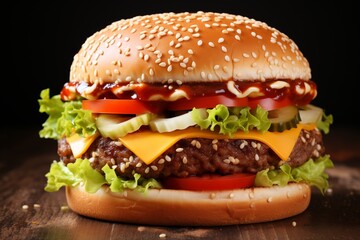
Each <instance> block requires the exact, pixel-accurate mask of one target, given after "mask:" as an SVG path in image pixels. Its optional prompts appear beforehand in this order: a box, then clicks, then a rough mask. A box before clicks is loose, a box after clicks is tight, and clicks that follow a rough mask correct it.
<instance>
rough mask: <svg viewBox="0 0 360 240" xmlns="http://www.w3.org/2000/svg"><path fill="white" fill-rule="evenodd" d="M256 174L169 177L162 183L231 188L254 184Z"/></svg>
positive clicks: (195, 188) (184, 187) (170, 186)
mask: <svg viewBox="0 0 360 240" xmlns="http://www.w3.org/2000/svg"><path fill="white" fill-rule="evenodd" d="M255 177H256V174H250V173H236V174H232V175H225V176H223V175H217V174H209V175H206V176H201V177H196V176H193V177H186V178H178V177H168V178H166V179H164V181H163V182H162V185H163V186H164V187H165V188H168V189H182V190H192V191H207V190H231V189H239V188H246V187H252V186H254V181H255Z"/></svg>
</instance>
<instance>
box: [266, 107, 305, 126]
mask: <svg viewBox="0 0 360 240" xmlns="http://www.w3.org/2000/svg"><path fill="white" fill-rule="evenodd" d="M268 118H269V120H270V122H271V125H270V128H269V131H270V132H282V131H285V130H288V129H291V128H294V127H296V126H297V124H298V123H299V122H300V114H299V110H298V108H297V107H295V106H288V107H284V108H279V109H276V110H272V111H269V114H268Z"/></svg>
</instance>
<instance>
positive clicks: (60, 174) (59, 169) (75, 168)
mask: <svg viewBox="0 0 360 240" xmlns="http://www.w3.org/2000/svg"><path fill="white" fill-rule="evenodd" d="M102 170H103V172H104V173H105V175H102V174H101V173H99V172H98V171H96V170H95V169H93V168H92V167H91V165H90V162H89V160H88V159H80V158H79V159H76V161H75V163H69V164H68V165H67V166H65V165H64V163H63V162H56V161H54V162H53V163H52V164H51V167H50V171H49V172H48V173H47V174H46V175H45V177H47V185H46V186H45V191H47V192H56V191H58V190H59V189H60V188H61V187H65V186H69V187H76V186H78V185H79V184H82V185H83V186H84V188H85V190H86V191H87V192H89V193H95V192H96V191H97V190H99V189H100V187H101V186H103V185H109V188H110V190H111V191H112V192H122V191H124V190H125V189H135V190H137V191H141V192H146V191H147V190H148V189H149V188H160V187H161V185H160V183H158V182H157V181H156V180H155V179H153V178H151V179H145V178H143V177H141V175H140V174H134V179H130V180H127V179H122V178H120V177H118V176H117V175H116V173H115V170H114V169H112V168H110V167H109V166H108V165H105V166H104V167H103V168H102Z"/></svg>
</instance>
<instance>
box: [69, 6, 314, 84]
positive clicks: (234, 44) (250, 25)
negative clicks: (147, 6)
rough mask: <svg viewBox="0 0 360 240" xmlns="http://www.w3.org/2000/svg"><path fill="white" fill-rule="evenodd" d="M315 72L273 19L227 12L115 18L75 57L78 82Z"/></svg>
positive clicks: (74, 78)
mask: <svg viewBox="0 0 360 240" xmlns="http://www.w3.org/2000/svg"><path fill="white" fill-rule="evenodd" d="M310 78H311V72H310V67H309V63H308V61H307V59H306V58H305V57H304V56H303V54H302V53H301V51H300V50H299V49H298V47H297V45H296V44H295V43H294V41H292V40H291V39H290V38H289V37H288V36H286V35H285V34H284V33H282V32H280V31H278V30H277V29H275V28H272V27H270V26H268V25H267V24H266V23H263V22H260V21H256V20H254V19H249V18H247V17H243V16H238V15H231V14H225V13H213V12H196V13H187V12H184V13H161V14H152V15H145V16H137V17H134V18H131V19H123V20H119V21H116V22H113V23H112V24H110V25H109V26H107V27H105V28H104V29H102V30H100V31H98V32H96V33H95V34H93V35H92V36H90V37H89V38H88V39H87V40H86V41H85V43H84V44H83V45H82V47H81V49H80V50H79V52H78V53H77V54H76V55H75V56H74V60H73V63H72V65H71V71H70V81H71V82H86V83H88V85H93V84H94V83H96V84H103V83H113V82H117V83H131V82H135V83H141V82H147V83H156V82H157V83H159V82H160V83H166V82H173V81H176V82H181V83H188V82H217V81H228V80H239V81H251V80H262V81H266V80H268V79H271V80H273V79H302V80H309V79H310Z"/></svg>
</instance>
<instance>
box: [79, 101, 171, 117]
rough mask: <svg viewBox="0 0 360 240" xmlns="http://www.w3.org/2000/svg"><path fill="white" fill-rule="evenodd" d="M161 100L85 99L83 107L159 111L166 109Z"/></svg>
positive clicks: (105, 110)
mask: <svg viewBox="0 0 360 240" xmlns="http://www.w3.org/2000/svg"><path fill="white" fill-rule="evenodd" d="M164 106H165V105H164V104H162V103H161V102H151V101H150V102H144V101H139V100H133V99H98V100H83V101H82V107H83V109H85V110H91V111H92V112H93V113H110V114H111V113H113V114H142V113H146V112H152V113H159V112H161V111H162V110H163V109H164Z"/></svg>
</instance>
